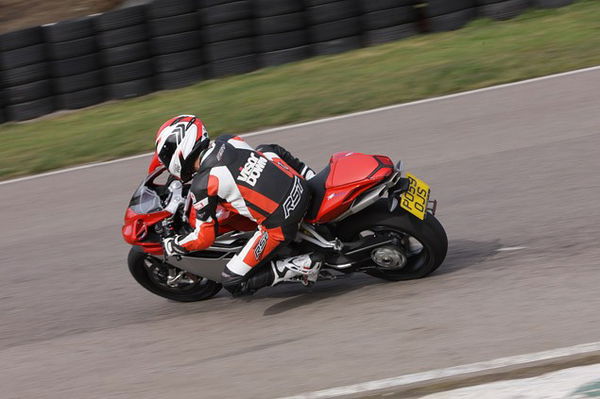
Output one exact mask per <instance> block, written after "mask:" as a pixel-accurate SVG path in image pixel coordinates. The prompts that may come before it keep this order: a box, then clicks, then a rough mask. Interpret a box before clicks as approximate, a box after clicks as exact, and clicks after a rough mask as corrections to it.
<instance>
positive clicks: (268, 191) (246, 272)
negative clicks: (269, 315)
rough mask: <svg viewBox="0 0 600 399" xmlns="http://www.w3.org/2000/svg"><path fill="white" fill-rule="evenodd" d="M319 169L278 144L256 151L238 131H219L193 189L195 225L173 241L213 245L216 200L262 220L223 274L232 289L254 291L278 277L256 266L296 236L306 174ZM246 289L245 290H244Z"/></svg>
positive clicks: (182, 245) (184, 245) (185, 247)
mask: <svg viewBox="0 0 600 399" xmlns="http://www.w3.org/2000/svg"><path fill="white" fill-rule="evenodd" d="M313 175H314V172H313V171H312V170H311V169H310V168H309V167H307V166H306V165H305V164H304V163H302V162H301V161H299V160H298V159H296V158H294V157H293V156H292V155H291V154H290V153H289V152H287V151H286V150H285V149H283V148H282V147H280V146H278V145H274V144H270V145H261V146H259V147H257V149H256V150H254V149H253V148H252V147H251V146H250V145H248V144H247V143H246V142H245V141H244V140H243V139H241V138H240V137H237V136H229V135H228V136H220V137H219V138H217V139H216V140H215V142H214V145H213V146H212V147H211V148H209V150H208V151H207V152H206V154H204V155H203V157H202V159H201V160H200V167H199V170H198V171H197V173H196V174H195V176H194V178H193V180H192V183H191V188H190V194H189V195H190V197H191V203H192V205H193V209H192V213H191V215H190V219H192V218H195V226H194V230H193V231H192V232H191V233H189V234H188V235H186V236H179V237H176V238H175V240H173V241H172V244H171V245H172V246H173V248H172V249H173V250H175V251H176V252H179V253H182V254H183V253H187V252H192V251H199V250H203V249H206V248H207V247H209V246H210V245H211V244H212V243H213V242H214V240H215V238H216V235H217V231H218V228H219V226H218V219H217V216H216V210H217V205H221V206H222V207H224V208H225V209H226V210H228V211H230V212H234V213H238V214H240V215H242V216H244V217H246V218H248V219H250V220H252V221H254V222H256V223H257V225H258V230H257V231H256V233H255V234H254V235H253V237H252V238H251V239H250V240H249V241H248V243H247V244H246V245H245V247H244V248H243V249H242V250H241V252H240V253H239V254H237V255H235V256H234V257H233V258H232V259H231V260H230V261H229V263H228V264H227V266H226V267H225V270H224V271H223V274H222V284H223V286H224V287H225V288H226V289H227V290H229V291H230V292H232V293H233V294H240V293H251V292H253V291H255V290H256V289H258V288H261V287H263V286H267V285H271V284H273V282H274V281H277V274H279V272H278V271H277V269H276V268H273V269H272V268H270V267H268V268H261V269H264V271H262V270H261V272H258V271H257V272H256V273H250V272H251V271H252V270H253V269H254V268H255V267H256V266H257V265H259V264H260V263H262V262H265V261H267V260H268V259H269V257H270V255H271V254H273V253H274V251H275V250H277V248H278V247H279V246H281V245H285V244H287V243H289V242H290V241H291V240H292V239H293V238H294V237H295V235H296V233H297V231H298V228H299V224H300V222H301V221H302V218H303V217H304V214H305V213H306V210H307V208H308V206H309V203H310V193H309V190H308V187H307V184H306V180H305V177H312V176H313ZM244 291H245V292H244Z"/></svg>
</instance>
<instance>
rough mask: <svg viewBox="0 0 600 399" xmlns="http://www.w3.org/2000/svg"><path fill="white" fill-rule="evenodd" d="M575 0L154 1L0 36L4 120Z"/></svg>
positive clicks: (0, 106)
mask: <svg viewBox="0 0 600 399" xmlns="http://www.w3.org/2000/svg"><path fill="white" fill-rule="evenodd" d="M572 2H573V0H153V1H150V2H148V3H146V4H145V5H139V6H133V7H128V8H124V9H119V10H113V11H109V12H106V13H103V14H96V15H92V16H88V17H85V18H77V19H72V20H67V21H61V22H57V23H54V24H48V25H44V26H37V27H32V28H27V29H22V30H19V31H16V32H10V33H6V34H3V35H0V123H3V122H5V121H24V120H28V119H33V118H37V117H39V116H42V115H45V114H49V113H51V112H53V111H55V110H60V109H78V108H83V107H87V106H90V105H94V104H98V103H101V102H103V101H106V100H109V99H123V98H130V97H136V96H141V95H144V94H147V93H150V92H152V91H155V90H164V89H174V88H179V87H184V86H187V85H190V84H193V83H195V82H198V81H201V80H203V79H208V78H218V77H222V76H226V75H234V74H241V73H246V72H250V71H253V70H255V69H257V68H260V67H267V66H273V65H280V64H285V63H288V62H293V61H298V60H302V59H304V58H307V57H310V56H316V55H323V54H336V53H340V52H344V51H348V50H352V49H356V48H359V47H362V46H370V45H375V44H380V43H385V42H389V41H393V40H398V39H402V38H405V37H408V36H411V35H415V34H417V33H419V32H439V31H445V30H452V29H458V28H460V27H461V26H463V25H465V24H466V23H467V22H469V21H470V20H471V19H473V18H474V17H475V16H478V15H479V16H485V17H490V18H495V19H508V18H512V17H514V16H516V15H518V14H520V13H521V12H523V11H524V10H525V9H526V8H528V7H539V8H551V7H561V6H564V5H568V4H571V3H572Z"/></svg>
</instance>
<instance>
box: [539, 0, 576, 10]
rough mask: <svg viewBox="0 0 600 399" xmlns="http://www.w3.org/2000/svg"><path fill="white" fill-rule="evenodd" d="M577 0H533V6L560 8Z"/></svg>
mask: <svg viewBox="0 0 600 399" xmlns="http://www.w3.org/2000/svg"><path fill="white" fill-rule="evenodd" d="M573 1H575V0H531V3H532V6H533V7H537V8H558V7H564V6H568V5H569V4H573Z"/></svg>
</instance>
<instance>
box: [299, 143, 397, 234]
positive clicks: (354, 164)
mask: <svg viewBox="0 0 600 399" xmlns="http://www.w3.org/2000/svg"><path fill="white" fill-rule="evenodd" d="M329 167H330V172H329V176H328V178H327V181H326V182H325V196H324V198H323V202H322V203H321V207H320V208H319V213H318V214H317V217H316V218H315V219H313V220H307V221H308V222H310V223H327V222H330V221H332V220H334V219H335V218H336V217H338V216H339V215H341V214H342V213H343V212H345V211H346V210H347V209H348V208H349V207H350V205H352V202H353V201H354V200H355V199H356V197H358V196H359V195H360V194H361V193H363V192H365V191H366V190H367V189H369V188H371V187H373V186H375V185H377V184H378V183H380V182H381V181H382V180H383V179H385V178H386V177H388V176H390V175H391V174H392V173H393V172H394V163H393V162H392V160H391V159H390V158H389V157H386V156H384V155H367V154H361V153H357V152H340V153H337V154H334V155H333V156H332V157H331V159H330V160H329Z"/></svg>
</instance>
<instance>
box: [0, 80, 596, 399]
mask: <svg viewBox="0 0 600 399" xmlns="http://www.w3.org/2000/svg"><path fill="white" fill-rule="evenodd" d="M184 111H186V112H189V110H184ZM198 112H200V110H198ZM165 118H167V116H165ZM206 122H207V123H208V126H209V127H210V121H206ZM152 134H153V132H148V140H151V139H152ZM249 141H250V142H251V143H252V144H258V143H268V142H277V143H280V144H282V145H283V146H285V147H287V148H288V149H290V150H291V151H292V152H293V153H294V154H296V155H298V156H300V157H301V158H303V159H304V160H306V161H308V162H309V163H310V164H312V165H313V166H315V168H319V167H322V166H323V165H325V163H326V162H327V159H328V157H329V155H330V153H333V152H337V151H343V150H350V151H361V152H369V153H382V154H388V155H390V156H392V158H394V159H400V158H401V159H403V160H404V162H405V163H406V166H407V170H408V171H410V172H413V173H415V174H416V175H417V176H420V177H421V178H423V179H424V180H425V181H427V182H428V183H430V185H431V186H432V190H433V192H432V196H433V197H435V198H437V199H438V200H439V208H438V216H439V219H440V220H441V221H442V223H443V224H444V226H445V227H446V229H447V232H448V237H449V242H450V249H449V254H448V258H447V260H446V262H445V263H444V264H443V265H442V267H441V268H440V270H439V271H438V272H437V273H435V274H434V275H432V276H431V277H429V278H426V279H422V280H418V281H410V282H400V283H390V282H384V281H381V280H378V279H375V278H371V277H368V276H363V275H354V276H353V277H352V278H350V279H345V280H339V281H332V282H326V283H322V284H321V283H320V284H318V285H317V286H315V287H313V288H312V289H304V288H302V287H301V286H289V285H288V286H283V287H276V288H271V289H265V290H263V291H261V292H260V293H258V294H257V295H256V296H254V297H252V298H249V299H232V298H231V297H229V296H228V295H226V294H225V293H223V292H222V293H220V294H219V295H218V296H217V297H216V298H215V299H213V300H210V301H206V302H200V303H192V304H181V303H175V302H169V301H166V300H163V299H162V298H159V297H156V296H153V295H152V294H150V293H148V292H146V291H145V290H144V289H143V288H141V287H139V286H138V285H137V284H136V283H135V281H134V280H133V279H132V278H131V277H130V275H129V273H128V271H127V268H126V264H125V259H126V256H127V252H128V250H129V248H128V246H127V245H126V244H125V243H124V242H123V241H122V240H121V237H120V226H121V222H122V216H123V213H124V210H125V207H126V205H127V202H128V200H129V196H130V194H131V193H132V192H133V190H134V189H135V187H137V185H138V184H139V181H140V180H141V179H142V177H143V176H144V171H145V168H146V164H147V161H148V160H147V159H146V158H143V159H137V160H130V161H124V162H120V163H114V164H110V165H104V166H99V167H94V168H90V169H85V170H78V171H73V172H69V173H64V174H58V175H53V176H47V177H42V178H38V179H33V180H29V181H24V182H15V183H10V184H5V185H2V186H0V198H2V207H1V209H0V221H1V224H2V239H1V241H0V261H1V264H2V272H3V273H2V279H0V317H1V323H0V370H1V372H0V387H1V390H2V391H1V393H0V396H1V397H2V398H42V397H43V398H80V399H82V398H146V399H148V398H170V397H194V398H274V397H278V396H284V395H291V394H297V393H301V392H305V391H313V390H318V389H324V388H330V387H334V386H339V385H347V384H353V383H358V382H362V381H367V380H371V379H381V378H385V377H393V376H398V375H401V374H406V373H414V372H419V371H425V370H430V369H434V368H442V367H448V366H453V365H459V364H464V363H471V362H476V361H482V360H488V359H494V358H497V357H501V356H510V355H516V354H521V353H529V352H536V351H542V350H548V349H552V348H556V347H564V346H569V345H575V344H580V343H586V342H593V341H598V340H600V313H599V312H598V309H600V295H599V292H600V289H599V287H600V270H599V261H598V259H599V257H600V245H599V243H598V241H599V240H600V223H599V222H600V206H599V205H598V204H599V201H600V178H599V177H598V173H599V171H600V156H598V153H599V151H598V150H599V149H600V71H598V70H595V71H588V72H584V73H578V74H574V75H570V76H563V77H560V78H552V79H547V80H543V81H536V82H530V83H526V84H522V85H517V86H512V87H505V88H500V89H496V90H490V91H486V92H479V93H474V94H469V95H465V96H461V97H456V98H451V99H443V100H439V101H433V102H428V103H424V104H419V105H410V106H406V107H402V108H397V109H393V110H387V111H382V112H376V113H372V114H368V115H362V116H354V117H349V118H344V119H338V120H334V121H329V122H324V123H319V124H314V125H311V126H305V127H298V128H294V129H289V130H285V131H283V132H274V133H269V134H265V135H262V136H256V137H252V138H249ZM506 247H525V248H524V249H520V250H514V251H498V249H500V248H506Z"/></svg>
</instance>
